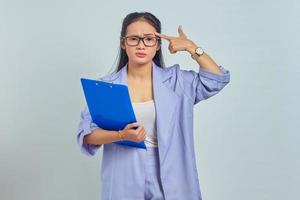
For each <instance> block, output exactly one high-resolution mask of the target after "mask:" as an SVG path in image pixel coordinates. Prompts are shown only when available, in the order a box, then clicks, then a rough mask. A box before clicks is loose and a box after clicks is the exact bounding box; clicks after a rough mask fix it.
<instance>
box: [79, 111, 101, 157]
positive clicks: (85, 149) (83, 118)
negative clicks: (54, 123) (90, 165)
mask: <svg viewBox="0 0 300 200" xmlns="http://www.w3.org/2000/svg"><path fill="white" fill-rule="evenodd" d="M97 128H99V127H98V126H97V124H95V123H93V121H92V117H91V114H90V112H89V110H88V108H87V106H85V108H84V109H83V110H82V111H81V114H80V122H79V126H78V131H77V143H78V145H79V148H80V151H81V152H82V153H83V154H85V155H87V156H93V155H95V153H96V152H97V150H98V149H99V148H100V147H101V146H102V144H98V145H95V144H84V143H83V138H84V136H86V135H88V134H91V133H92V131H93V130H95V129H97Z"/></svg>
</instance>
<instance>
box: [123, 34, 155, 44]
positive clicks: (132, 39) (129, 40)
mask: <svg viewBox="0 0 300 200" xmlns="http://www.w3.org/2000/svg"><path fill="white" fill-rule="evenodd" d="M121 39H122V40H124V39H125V41H126V44H127V45H128V46H137V45H139V43H140V40H143V43H144V45H145V46H146V47H153V46H155V45H156V43H157V41H158V40H160V38H159V37H157V36H146V37H139V36H125V37H121Z"/></svg>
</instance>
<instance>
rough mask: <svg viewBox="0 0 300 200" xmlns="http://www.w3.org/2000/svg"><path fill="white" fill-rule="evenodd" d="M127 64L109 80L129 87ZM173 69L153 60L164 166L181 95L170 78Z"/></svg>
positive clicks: (160, 153) (157, 116)
mask: <svg viewBox="0 0 300 200" xmlns="http://www.w3.org/2000/svg"><path fill="white" fill-rule="evenodd" d="M127 65H128V63H127V64H126V65H124V66H123V67H122V68H121V69H120V70H119V71H118V72H116V73H115V74H113V75H111V76H109V79H110V80H109V81H111V82H112V83H119V84H124V85H126V86H127V87H128V81H127ZM172 73H173V71H172V70H170V69H168V68H161V67H159V66H157V65H156V64H155V63H154V62H153V61H152V81H153V96H154V102H155V109H156V131H157V139H158V146H159V148H158V149H159V155H160V156H159V159H160V165H161V167H163V166H164V165H163V164H164V160H165V158H166V155H167V152H168V150H169V145H170V143H171V138H172V134H173V133H174V132H175V131H174V130H172V128H174V126H175V123H174V122H175V120H174V117H175V116H176V113H175V112H178V111H177V110H178V109H177V106H178V104H179V100H180V98H179V96H178V94H177V93H175V92H174V91H173V89H172V84H170V81H167V80H169V79H170V78H171V77H172Z"/></svg>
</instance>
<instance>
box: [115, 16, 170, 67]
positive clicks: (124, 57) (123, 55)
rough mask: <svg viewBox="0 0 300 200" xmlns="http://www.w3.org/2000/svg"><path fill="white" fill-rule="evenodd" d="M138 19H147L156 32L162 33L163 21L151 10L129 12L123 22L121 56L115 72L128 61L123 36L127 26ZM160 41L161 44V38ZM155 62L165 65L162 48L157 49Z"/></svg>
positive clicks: (160, 65)
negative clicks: (123, 45)
mask: <svg viewBox="0 0 300 200" xmlns="http://www.w3.org/2000/svg"><path fill="white" fill-rule="evenodd" d="M136 21H146V22H148V23H149V24H150V25H151V26H153V27H154V28H155V30H156V32H158V33H161V23H160V21H159V19H158V18H157V17H155V16H154V15H153V14H151V13H149V12H133V13H129V14H128V15H127V16H126V17H125V18H124V19H123V23H122V29H121V36H120V46H119V58H118V64H117V68H116V69H115V71H114V72H118V71H119V70H120V69H121V68H122V67H123V66H124V65H125V64H127V63H128V56H127V54H126V50H125V49H122V48H121V44H122V42H124V41H123V40H122V37H124V36H125V35H126V31H127V27H128V26H129V25H130V24H131V23H133V22H136ZM158 43H159V44H160V45H161V39H159V40H158ZM153 62H154V63H155V64H156V65H158V66H159V67H161V68H164V67H165V63H164V60H163V55H162V51H161V48H159V50H157V51H156V54H155V56H154V58H153Z"/></svg>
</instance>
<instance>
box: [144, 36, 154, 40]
mask: <svg viewBox="0 0 300 200" xmlns="http://www.w3.org/2000/svg"><path fill="white" fill-rule="evenodd" d="M153 39H154V37H148V38H146V40H148V41H151V40H153Z"/></svg>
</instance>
